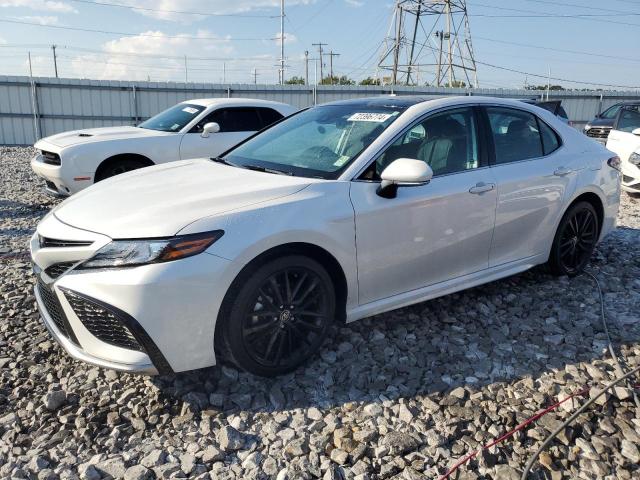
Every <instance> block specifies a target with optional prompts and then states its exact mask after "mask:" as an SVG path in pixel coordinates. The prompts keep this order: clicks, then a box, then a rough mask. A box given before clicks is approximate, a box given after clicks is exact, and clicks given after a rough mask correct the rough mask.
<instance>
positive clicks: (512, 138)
mask: <svg viewBox="0 0 640 480" xmlns="http://www.w3.org/2000/svg"><path fill="white" fill-rule="evenodd" d="M483 111H484V112H485V116H484V118H485V121H486V122H487V123H488V128H489V130H490V135H489V137H490V139H492V140H493V144H492V145H493V147H492V150H493V152H492V155H491V158H492V164H493V165H492V167H491V168H492V170H493V174H494V177H495V179H496V183H497V189H498V192H497V193H498V203H497V209H496V224H495V229H494V232H493V241H492V243H491V253H490V256H489V266H490V267H493V266H497V265H502V264H505V263H509V262H513V261H517V260H522V259H525V258H528V257H532V256H535V255H538V254H542V253H545V251H546V250H547V249H548V246H549V239H550V238H553V234H554V229H555V225H556V222H557V220H558V216H559V215H560V214H561V212H562V208H563V205H564V200H565V198H566V197H567V196H569V195H571V193H572V192H573V189H574V188H575V180H576V177H577V171H578V170H579V169H581V168H583V167H582V166H580V165H577V164H576V163H575V160H574V158H573V157H575V156H574V155H571V154H569V152H568V151H567V150H568V149H566V148H563V146H562V141H561V138H560V136H559V135H558V134H557V133H556V132H555V131H554V130H553V129H552V128H551V127H550V126H549V125H547V124H546V123H545V122H543V121H542V120H541V119H539V118H538V117H537V116H536V115H534V114H532V113H530V112H528V111H525V110H520V109H517V108H512V107H502V106H495V107H484V108H483Z"/></svg>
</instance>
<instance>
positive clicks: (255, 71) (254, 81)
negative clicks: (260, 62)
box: [253, 68, 258, 85]
mask: <svg viewBox="0 0 640 480" xmlns="http://www.w3.org/2000/svg"><path fill="white" fill-rule="evenodd" d="M257 83H258V71H257V70H256V69H255V68H254V69H253V84H254V85H256V84H257Z"/></svg>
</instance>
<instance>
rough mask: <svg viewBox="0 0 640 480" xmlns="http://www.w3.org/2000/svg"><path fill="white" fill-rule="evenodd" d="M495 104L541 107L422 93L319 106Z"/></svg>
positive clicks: (387, 106)
mask: <svg viewBox="0 0 640 480" xmlns="http://www.w3.org/2000/svg"><path fill="white" fill-rule="evenodd" d="M483 103H485V104H493V105H504V106H511V107H517V108H524V109H526V110H528V109H529V108H530V107H533V108H534V109H539V108H540V107H538V106H537V105H535V104H529V103H526V102H522V101H521V100H515V99H510V98H500V97H486V96H482V95H464V96H463V95H458V96H447V97H428V96H421V95H402V96H397V95H385V96H381V97H370V98H352V99H349V100H339V101H336V102H329V103H324V104H322V105H319V106H327V105H349V106H352V107H363V108H366V107H372V108H375V107H386V108H396V109H398V110H407V109H409V108H412V107H413V108H421V107H434V108H439V107H448V106H456V105H477V104H483ZM530 111H532V112H537V111H538V110H530Z"/></svg>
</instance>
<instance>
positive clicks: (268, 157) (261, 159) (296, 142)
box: [224, 104, 403, 179]
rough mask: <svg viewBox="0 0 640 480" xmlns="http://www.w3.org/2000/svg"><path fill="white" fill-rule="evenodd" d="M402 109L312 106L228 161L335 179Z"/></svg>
mask: <svg viewBox="0 0 640 480" xmlns="http://www.w3.org/2000/svg"><path fill="white" fill-rule="evenodd" d="M402 110H403V109H402V108H401V107H385V106H375V107H372V106H362V105H360V106H358V105H351V104H346V105H326V106H319V107H314V108H311V109H309V110H306V111H304V112H301V113H298V114H296V115H294V116H292V117H290V118H288V119H286V120H284V121H282V122H280V123H278V124H277V125H275V126H273V127H271V128H269V129H268V130H266V131H264V132H263V133H261V134H259V135H257V136H255V137H254V138H252V139H250V140H248V141H247V142H245V143H243V144H241V145H240V146H238V147H237V148H235V149H233V150H232V151H231V152H230V153H229V154H227V155H226V156H225V157H224V160H225V161H227V162H229V163H231V164H234V165H237V166H240V167H243V166H244V167H247V168H256V167H257V168H264V169H272V170H277V171H280V172H285V173H288V174H292V175H299V176H303V177H304V176H307V177H321V178H326V179H331V178H337V177H338V176H339V175H340V173H341V172H342V171H343V170H344V169H346V168H347V166H348V165H349V164H350V163H351V162H352V161H353V160H354V159H355V158H356V157H357V156H358V155H359V154H360V152H362V150H364V149H365V148H366V147H368V146H369V145H370V144H371V143H372V142H373V141H374V140H375V139H376V138H378V136H379V135H380V134H381V133H382V132H383V131H384V130H385V129H386V128H387V127H389V125H391V123H392V122H393V121H394V120H395V119H396V118H398V116H399V115H400V114H401V113H402Z"/></svg>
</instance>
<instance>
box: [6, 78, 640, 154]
mask: <svg viewBox="0 0 640 480" xmlns="http://www.w3.org/2000/svg"><path fill="white" fill-rule="evenodd" d="M390 93H395V94H398V95H427V96H433V97H434V98H436V97H442V96H448V95H485V96H496V97H509V98H534V97H536V95H540V92H535V91H527V90H503V89H474V90H467V89H463V88H453V89H444V88H436V87H391V86H383V87H377V86H361V85H354V86H337V85H336V86H328V85H320V86H312V85H285V86H280V85H220V84H213V83H211V84H205V83H168V82H165V83H163V82H127V81H106V80H78V79H62V78H61V79H58V78H43V77H39V78H33V79H30V78H29V77H11V76H0V145H29V144H33V143H34V142H35V140H36V139H37V138H42V137H46V136H48V135H53V134H54V133H58V132H63V131H66V130H75V129H79V128H91V127H103V126H112V125H125V124H127V125H134V124H136V123H138V122H140V121H141V120H144V119H146V118H148V117H150V116H152V115H155V114H156V113H158V112H160V111H162V110H164V109H165V108H168V107H170V106H172V105H174V104H176V103H178V102H181V101H183V100H188V99H190V98H198V97H200V98H201V97H250V98H261V99H266V100H276V101H280V102H285V103H289V104H291V105H293V106H295V107H298V108H304V107H308V106H310V105H314V104H316V103H325V102H330V101H333V100H342V99H347V98H355V97H368V96H376V95H388V94H390ZM550 98H551V99H562V101H563V103H562V104H563V106H564V108H565V110H566V111H567V113H568V115H569V118H570V119H571V120H572V121H573V122H574V124H576V126H581V125H584V123H586V122H587V121H589V120H590V119H591V118H593V116H594V115H595V114H596V113H598V112H600V111H602V110H603V109H604V108H606V107H608V106H610V105H613V104H614V103H616V102H619V101H621V100H640V92H573V91H571V92H565V91H561V92H551V97H550Z"/></svg>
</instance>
